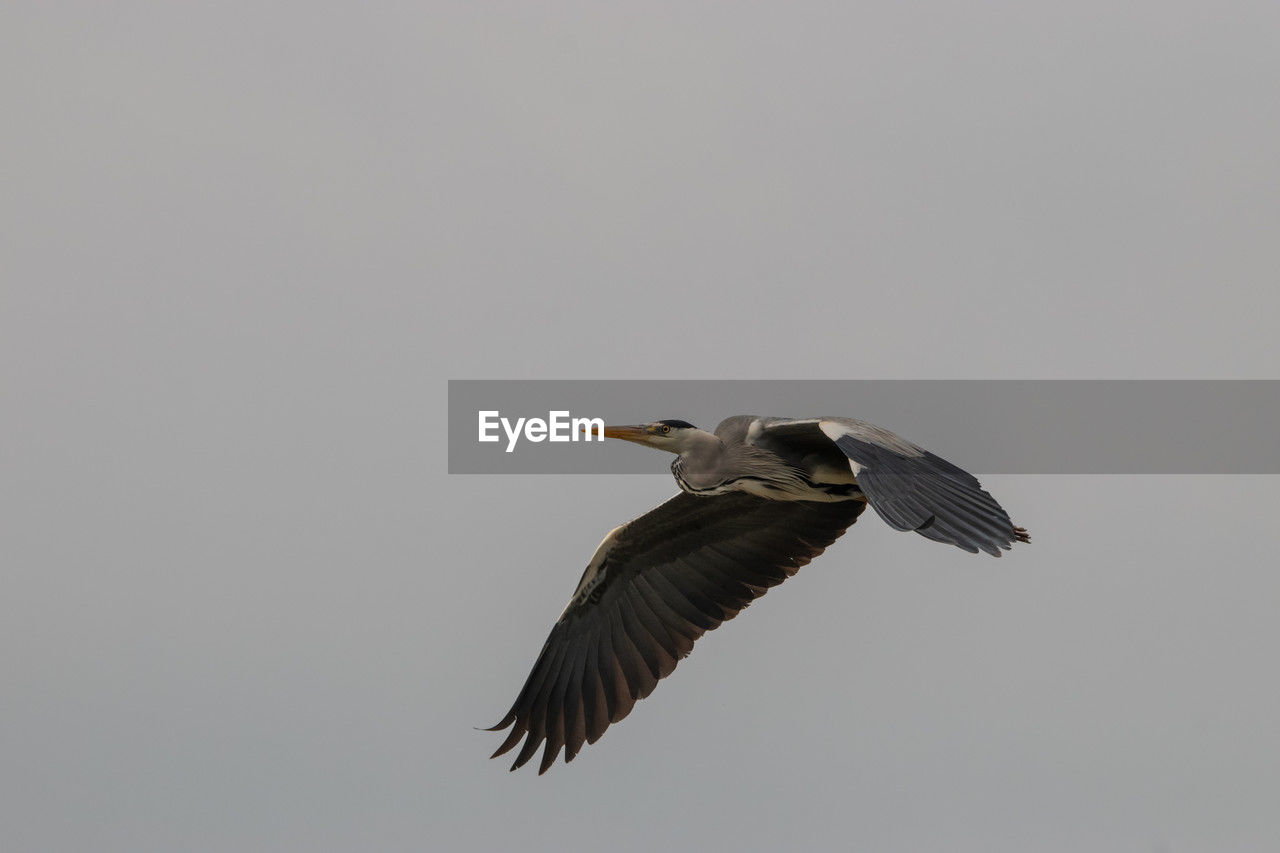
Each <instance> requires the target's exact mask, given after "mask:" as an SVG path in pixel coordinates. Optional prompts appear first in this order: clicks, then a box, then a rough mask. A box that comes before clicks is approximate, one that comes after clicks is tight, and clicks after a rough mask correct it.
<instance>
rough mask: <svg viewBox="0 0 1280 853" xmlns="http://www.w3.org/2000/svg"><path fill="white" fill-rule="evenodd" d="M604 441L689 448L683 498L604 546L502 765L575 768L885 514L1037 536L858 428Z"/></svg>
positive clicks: (732, 430) (671, 431) (903, 448)
mask: <svg viewBox="0 0 1280 853" xmlns="http://www.w3.org/2000/svg"><path fill="white" fill-rule="evenodd" d="M605 435H606V436H609V437H613V438H621V439H624V440H627V441H632V442H635V443H638V444H644V445H647V446H650V447H655V448H657V449H661V450H667V451H669V452H672V453H675V454H676V458H675V460H674V461H673V462H672V463H671V473H672V475H673V476H674V477H675V479H676V482H677V484H678V485H679V486H680V489H681V492H680V493H679V494H677V495H676V496H675V497H673V498H671V499H670V500H668V501H667V502H666V503H664V504H662V505H661V506H659V507H657V508H655V509H653V510H651V511H650V512H648V513H646V514H645V515H642V516H640V517H639V518H636V519H634V520H633V521H630V522H628V523H626V524H624V525H622V526H620V527H617V528H615V529H614V530H613V531H611V532H610V533H609V535H608V536H606V537H605V539H604V541H603V542H601V543H600V546H599V548H597V549H596V553H595V555H594V556H593V557H592V558H591V561H590V562H589V563H588V564H587V568H586V570H585V571H584V572H583V574H582V579H581V580H580V581H579V582H578V586H577V588H576V589H575V590H574V593H573V595H572V596H571V597H570V600H569V603H568V605H567V606H566V607H565V609H564V612H563V613H562V614H561V615H560V618H559V620H558V621H557V622H556V625H555V627H554V628H553V629H552V631H551V635H550V636H549V637H548V638H547V641H546V643H545V644H544V646H543V648H542V652H541V654H540V655H539V657H538V660H537V662H536V663H535V664H534V668H533V671H532V672H531V673H530V674H529V678H528V679H527V681H526V682H525V686H524V688H523V689H522V690H521V692H520V694H519V696H518V697H517V698H516V701H515V704H514V705H513V706H512V708H511V710H510V711H509V712H508V713H507V715H506V717H504V718H503V720H502V721H501V722H500V723H499V724H498V725H497V726H494V727H493V729H492V730H494V731H496V730H500V729H504V728H506V727H507V726H513V728H512V731H511V732H510V734H509V735H508V737H507V739H506V741H505V742H504V743H503V744H502V746H500V747H499V748H498V750H497V752H495V753H494V757H497V756H498V755H501V754H503V753H505V752H507V751H508V750H510V749H513V748H514V747H515V745H516V744H517V743H519V742H520V740H521V739H522V738H523V739H524V741H525V742H524V745H523V747H522V748H521V750H520V752H519V754H518V755H517V756H516V760H515V763H514V764H513V766H512V768H511V769H512V770H514V769H516V768H517V767H520V766H522V765H524V764H525V763H526V762H527V761H528V760H529V759H530V758H531V757H532V756H533V754H534V753H535V752H536V751H537V749H538V747H539V746H540V745H542V743H543V742H544V741H545V743H546V746H545V748H544V750H543V757H542V763H541V766H540V769H539V772H540V773H541V772H545V771H546V770H547V768H549V767H550V766H551V764H552V763H554V761H555V758H556V756H557V755H558V754H559V752H560V750H561V748H564V750H565V760H566V761H571V760H573V757H574V756H575V755H576V754H577V752H578V750H579V749H580V748H581V747H582V744H583V743H584V742H588V743H594V742H595V740H596V739H597V738H599V737H600V735H601V734H603V732H604V730H605V729H606V728H607V727H608V726H609V724H610V723H616V722H618V721H619V720H621V719H622V718H623V717H625V716H626V715H627V714H628V713H630V711H631V708H632V707H633V706H634V704H635V702H636V700H638V699H642V698H644V697H645V696H647V695H648V694H649V693H650V692H651V691H652V690H653V688H654V687H655V686H656V685H657V682H658V680H659V679H661V678H664V677H666V676H667V675H669V674H670V673H671V671H672V670H674V669H675V666H676V663H677V662H678V661H679V660H680V659H681V658H683V657H684V656H686V655H687V654H689V652H690V651H691V650H692V648H693V643H694V641H695V640H696V639H697V638H698V637H700V636H702V634H703V633H705V632H706V631H709V630H711V629H713V628H715V627H717V626H718V625H719V624H720V623H721V622H723V621H726V620H728V619H732V618H733V617H734V616H735V615H737V613H738V612H739V611H740V610H742V608H744V607H746V606H747V605H748V604H750V602H751V601H752V600H754V599H755V598H758V597H759V596H761V595H763V594H764V593H765V592H766V591H767V590H768V589H769V588H770V587H772V586H775V585H777V584H779V583H781V582H782V581H783V580H785V579H786V578H788V577H790V576H791V575H793V574H795V573H796V571H798V570H799V568H800V567H801V566H803V565H805V564H806V563H808V562H809V561H810V560H812V559H813V558H814V557H816V556H818V555H819V554H821V553H822V551H823V550H824V549H825V548H826V547H827V546H828V545H830V544H831V543H832V542H834V541H835V540H836V539H837V538H839V537H840V535H842V534H843V533H844V531H845V530H846V529H847V528H848V527H849V526H850V525H852V524H853V523H854V521H856V520H857V518H858V515H859V514H861V512H862V510H863V509H864V508H865V507H866V506H867V504H870V505H871V507H872V508H873V509H874V510H875V511H876V512H877V513H878V514H879V515H880V517H881V518H883V519H884V520H885V521H886V522H887V523H888V524H889V525H890V526H892V527H894V528H896V529H898V530H913V531H915V532H917V533H919V534H920V535H922V536H925V537H927V538H929V539H932V540H934V541H937V542H944V543H949V544H952V545H956V546H957V547H960V548H962V549H964V550H966V551H970V552H972V553H977V552H978V551H980V550H981V551H985V552H987V553H989V554H992V555H994V556H997V557H998V556H1000V552H1001V549H1006V550H1007V549H1008V548H1010V547H1011V546H1012V544H1013V543H1014V542H1015V541H1021V542H1027V541H1030V540H1029V539H1028V537H1027V534H1026V531H1025V530H1023V529H1022V528H1020V527H1015V526H1014V525H1013V524H1012V522H1010V520H1009V516H1008V514H1007V513H1006V512H1005V511H1004V509H1002V508H1001V507H1000V505H999V504H998V503H996V501H995V499H994V498H992V497H991V495H990V494H988V493H987V492H986V491H984V490H983V489H982V487H981V486H980V485H979V483H978V481H977V479H976V478H974V477H973V476H972V475H971V474H969V473H967V472H965V471H964V470H962V469H960V468H957V467H956V466H954V465H952V464H951V463H949V462H947V461H946V460H944V459H941V458H939V457H937V456H934V455H933V454H932V453H929V452H928V451H925V450H923V449H922V448H920V447H917V446H916V445H914V444H912V443H911V442H909V441H906V440H905V439H903V438H901V437H899V436H897V435H895V434H894V433H891V432H889V431H888V430H885V429H882V428H880V427H876V426H873V425H871V424H868V423H866V422H864V421H858V420H854V419H852V418H807V419H800V420H795V419H787V418H762V417H756V416H752V415H738V416H735V417H731V418H728V419H726V420H724V421H722V422H721V423H720V425H719V426H718V427H717V428H716V431H715V433H714V434H712V433H708V432H705V431H703V430H700V429H698V428H696V427H694V426H693V425H692V424H689V423H686V422H684V421H675V420H671V421H657V422H655V423H652V424H645V425H643V426H634V427H610V428H608V429H606V430H605Z"/></svg>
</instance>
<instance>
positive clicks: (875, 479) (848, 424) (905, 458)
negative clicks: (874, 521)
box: [762, 418, 1030, 557]
mask: <svg viewBox="0 0 1280 853" xmlns="http://www.w3.org/2000/svg"><path fill="white" fill-rule="evenodd" d="M762 431H763V434H764V440H766V441H768V440H773V441H776V442H787V441H799V442H809V443H812V442H816V441H819V440H820V438H819V437H820V436H821V437H824V438H825V439H826V440H827V441H829V442H831V443H832V444H834V445H835V446H836V448H838V449H839V450H840V451H841V452H842V453H843V454H844V455H845V456H846V457H848V459H849V460H850V462H851V464H850V467H851V468H852V469H853V473H854V476H855V477H856V479H857V481H858V487H859V488H860V489H861V490H862V493H863V494H864V495H866V497H867V502H868V503H870V504H871V507H872V509H874V510H875V511H876V513H877V514H878V515H879V516H880V517H881V518H883V519H884V520H885V521H886V522H887V523H888V524H889V525H890V526H891V527H893V528H895V529H897V530H914V531H915V532H916V533H919V534H920V535H921V536H924V537H926V538H928V539H932V540H934V541H935V542H945V543H948V544H951V545H955V546H957V547H959V548H963V549H964V550H966V551H969V552H970V553H974V554H976V553H977V552H978V551H980V550H981V551H985V552H987V553H988V554H993V555H995V556H997V557H998V556H1000V551H1001V549H1005V550H1008V549H1009V548H1010V547H1012V545H1013V543H1014V542H1028V541H1030V539H1029V538H1028V537H1027V532H1026V531H1025V530H1023V529H1022V528H1021V527H1015V526H1014V524H1013V522H1012V521H1010V520H1009V514H1008V513H1007V512H1005V510H1004V508H1003V507H1001V506H1000V504H999V503H997V502H996V500H995V498H993V497H991V494H990V493H989V492H987V491H986V490H985V489H983V488H982V485H981V484H980V483H979V482H978V480H977V478H976V477H974V476H973V475H972V474H970V473H969V472H967V471H965V470H963V469H961V468H958V467H956V466H955V465H952V464H951V463H950V462H948V461H947V460H945V459H943V458H941V457H940V456H935V455H934V454H932V453H930V452H928V451H927V450H924V449H923V448H920V447H918V446H916V445H914V444H912V443H911V442H909V441H907V440H906V439H904V438H901V437H900V436H897V435H895V434H894V433H892V432H889V431H888V430H886V429H882V428H881V427H877V426H874V425H872V424H869V423H866V422H865V421H859V420H855V419H853V418H812V419H808V420H794V421H788V420H782V419H769V420H766V421H765V422H764V423H763V430H762Z"/></svg>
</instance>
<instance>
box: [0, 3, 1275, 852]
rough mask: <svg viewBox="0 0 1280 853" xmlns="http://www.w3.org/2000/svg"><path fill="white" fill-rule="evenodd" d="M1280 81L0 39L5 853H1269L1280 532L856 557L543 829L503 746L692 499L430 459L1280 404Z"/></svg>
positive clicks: (398, 13)
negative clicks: (525, 709) (614, 420)
mask: <svg viewBox="0 0 1280 853" xmlns="http://www.w3.org/2000/svg"><path fill="white" fill-rule="evenodd" d="M1278 28H1280V10H1278V9H1277V7H1276V6H1275V5H1274V4H1266V3H1243V2H1227V3H1215V4H1209V3H1198V4H1189V3H1140V4H1125V5H1123V6H1119V7H1117V5H1116V4H1113V3H1105V4H1104V3H1074V4H1032V5H1028V4H1026V3H979V4H963V5H957V4H944V3H926V4H916V5H904V4H889V5H886V4H879V5H869V4H830V5H813V4H809V5H806V4H770V5H768V6H764V5H755V6H743V5H742V4H718V5H711V4H646V5H645V6H644V7H643V8H641V7H639V6H636V7H622V6H620V5H618V4H609V5H607V6H606V5H603V4H586V3H583V4H537V5H536V7H533V6H498V5H484V4H475V3H465V4H464V3H459V4H442V3H426V4H422V3H418V4H387V5H379V6H373V7H371V6H369V5H368V4H361V5H356V4H351V5H346V6H343V5H334V4H323V3H322V4H305V5H303V4H297V5H293V6H284V5H280V6H276V7H271V8H264V7H263V6H262V4H246V3H235V2H232V3H218V4H200V5H195V4H161V3H115V4H109V5H102V4H77V3H59V4H49V3H22V2H11V3H7V4H5V8H4V10H3V11H2V12H0V105H3V114H4V116H5V132H4V134H3V143H2V145H3V149H2V150H3V152H4V157H3V159H2V160H0V170H2V171H0V188H2V191H0V270H2V273H0V383H2V384H0V394H2V395H3V398H2V399H0V405H2V406H3V412H4V423H5V428H4V430H3V438H2V439H0V452H2V454H3V455H2V457H0V461H2V464H3V471H2V472H0V484H2V485H0V516H2V517H3V518H5V519H6V521H5V523H4V524H3V525H2V526H0V558H2V566H0V578H2V579H3V584H4V594H3V595H2V596H0V676H2V677H3V681H4V684H5V690H4V694H3V697H4V698H3V699H0V768H3V769H0V786H2V787H0V827H3V829H2V830H0V833H2V834H3V836H4V838H5V840H6V844H5V846H6V848H12V849H21V850H52V849H57V850H68V849H86V850H87V849H93V850H120V851H125V850H128V851H138V850H174V849H182V850H236V851H244V850H299V851H301V850H308V851H311V850H355V849H382V850H422V849H459V850H466V849H472V850H486V849H495V848H499V847H506V848H517V847H518V848H519V849H526V850H540V849H551V848H555V849H564V847H565V846H566V845H568V846H574V845H575V844H576V843H577V841H578V840H580V839H582V838H596V839H602V840H604V841H607V842H608V843H609V844H610V845H611V846H612V847H614V848H615V849H621V850H649V849H654V848H656V847H669V848H676V849H679V848H691V847H694V846H697V847H700V848H702V849H727V848H733V849H739V850H768V849H777V848H779V847H780V846H782V845H784V844H786V845H789V846H794V847H800V848H809V849H832V848H838V847H845V846H848V847H853V848H856V849H860V850H873V851H894V850H902V851H914V850H927V849H941V848H945V849H949V850H974V851H979V850H981V851H991V850H1009V851H1014V850H1018V851H1021V850H1027V849H1035V850H1047V851H1056V850H1061V851H1074V850H1086V849H1087V850H1091V851H1108V850H1169V851H1178V850H1205V849H1214V850H1262V849H1267V848H1269V847H1270V845H1272V844H1273V843H1274V839H1275V837H1276V835H1277V832H1278V831H1280V818H1277V816H1276V813H1275V803H1276V802H1277V801H1278V799H1280V770H1278V769H1277V768H1280V734H1277V728H1276V727H1275V725H1274V720H1275V719H1277V718H1280V686H1278V685H1277V682H1276V679H1275V678H1274V676H1273V674H1272V671H1273V670H1274V658H1275V650H1276V649H1277V647H1278V646H1280V628H1278V627H1277V620H1276V619H1275V611H1276V602H1277V601H1280V579H1278V578H1277V575H1276V572H1275V569H1274V566H1275V565H1276V564H1277V563H1278V562H1280V560H1277V557H1278V556H1280V554H1278V553H1277V546H1276V544H1275V537H1274V536H1273V535H1272V530H1273V528H1274V514H1275V507H1276V506H1277V503H1278V501H1280V478H1275V477H1213V476H1201V477H1177V476H1165V477H1144V478H1139V477H1082V476H1053V477H1030V476H1002V477H984V483H985V484H986V485H987V486H988V487H989V488H990V489H991V491H992V492H993V493H994V494H995V495H996V496H997V497H998V498H999V499H1000V500H1001V501H1002V503H1004V504H1005V505H1006V506H1007V507H1009V509H1010V510H1011V512H1012V514H1013V516H1014V518H1015V519H1017V520H1018V521H1019V523H1022V524H1025V525H1026V526H1027V527H1029V528H1030V529H1031V531H1032V533H1033V535H1034V537H1035V543H1034V545H1032V546H1030V547H1028V548H1020V549H1018V550H1016V551H1015V552H1013V553H1012V554H1010V555H1008V556H1007V557H1006V558H1004V559H1002V560H998V561H997V560H991V559H982V558H977V557H970V556H969V555H966V554H964V553H962V552H959V551H957V550H955V549H945V548H942V547H939V546H936V545H934V544H932V543H929V542H926V541H924V540H923V539H921V538H920V537H912V536H904V535H900V534H895V533H893V532H892V531H890V530H889V529H888V528H886V527H885V526H884V525H883V524H881V523H880V522H879V521H878V520H877V519H875V518H874V517H871V516H867V517H865V518H864V519H862V520H861V521H860V522H859V523H858V524H857V525H856V526H855V527H854V528H853V529H852V530H851V531H850V533H849V535H847V536H846V537H845V538H844V539H842V540H841V541H839V542H838V543H837V544H836V545H835V546H834V547H833V548H831V549H830V550H829V551H828V553H827V554H826V555H825V556H823V557H822V558H821V559H819V560H817V561H815V562H814V563H813V565H812V566H810V567H808V568H806V569H805V570H804V571H802V572H801V574H800V576H799V577H797V578H796V579H795V580H793V581H790V582H788V583H787V584H785V585H784V586H783V587H781V588H780V589H778V590H776V591H774V592H772V593H770V594H769V595H768V596H767V597H766V598H765V599H763V600H762V601H760V602H759V603H757V604H756V605H754V606H753V607H752V608H751V609H750V610H749V611H748V612H747V613H745V614H744V615H743V616H742V617H740V618H739V619H738V620H735V621H734V622H733V623H731V624H730V625H727V626H725V627H724V628H722V629H721V630H718V631H716V632H714V633H713V634H712V635H709V636H708V637H707V638H706V639H705V640H704V641H702V642H701V643H700V644H699V647H698V649H697V651H696V652H695V653H694V654H693V656H692V657H691V658H690V659H689V660H687V661H685V662H684V663H683V664H682V665H681V668H680V670H679V671H677V672H676V673H675V675H673V676H672V677H671V678H670V679H668V680H667V681H665V682H663V684H662V685H661V686H660V687H659V688H658V690H657V692H656V693H655V695H654V696H653V697H651V698H650V699H648V700H646V701H644V702H643V703H641V704H640V705H639V706H638V707H637V709H636V711H635V713H633V714H632V716H631V717H630V718H628V719H627V720H626V721H625V722H624V723H623V724H621V725H619V726H617V727H614V728H611V729H610V731H609V732H608V734H607V735H606V736H605V738H604V739H603V740H602V741H601V742H600V743H598V744H596V745H594V746H592V747H588V748H587V749H585V750H584V751H583V753H582V754H581V755H580V756H579V757H578V759H577V760H575V762H574V763H573V764H572V765H570V766H568V767H563V766H558V767H557V768H556V769H555V770H554V771H552V772H551V773H549V774H548V775H547V776H545V777H543V778H540V779H539V778H535V776H534V775H533V774H532V773H527V772H526V773H519V774H507V773H506V772H505V765H499V764H498V762H488V761H486V760H485V759H486V756H487V755H488V753H489V752H490V751H492V749H493V748H494V747H495V746H496V743H497V741H496V740H495V738H494V736H491V735H487V734H481V733H477V732H474V731H472V730H471V726H475V725H483V724H488V723H491V722H493V721H495V720H496V719H497V718H498V717H499V716H500V715H501V714H502V712H503V711H504V710H505V709H506V707H507V705H508V704H509V702H510V700H511V699H512V698H513V696H514V693H515V691H516V690H517V689H518V688H519V686H520V683H521V679H523V677H524V675H525V674H526V672H527V670H528V667H529V666H530V665H531V664H532V662H533V657H534V655H535V654H536V652H537V650H538V647H539V645H540V644H541V642H542V640H543V638H544V637H545V634H546V631H547V630H548V629H549V627H550V625H551V622H552V620H553V619H554V618H555V615H556V614H557V613H558V612H559V611H560V608H561V607H562V606H563V604H564V602H565V600H566V598H567V596H568V595H569V593H570V592H571V590H572V588H573V585H574V583H575V581H576V580H577V577H578V575H579V573H580V572H581V569H582V566H583V565H584V563H585V561H586V559H587V558H588V557H589V556H590V552H591V550H592V548H594V546H595V545H596V543H597V542H598V541H599V539H600V537H601V536H602V535H603V534H604V533H605V532H606V531H607V530H608V529H610V528H611V527H613V526H614V525H616V524H618V523H619V522H621V521H623V520H625V519H626V518H628V517H631V516H633V515H635V514H638V513H640V512H642V511H644V510H646V509H648V508H649V507H651V506H652V505H654V504H656V503H657V502H658V501H660V500H661V499H663V498H665V497H666V496H668V495H669V494H670V493H671V492H672V490H673V489H674V484H673V483H672V482H671V480H670V477H669V476H668V475H667V474H666V473H665V462H666V460H664V459H662V458H661V457H660V456H658V455H657V454H655V458H654V470H655V472H656V475H655V476H654V477H590V478H583V477H506V478H500V477H449V476H448V475H447V474H446V473H445V467H446V460H445V454H444V434H443V425H444V422H445V403H446V386H445V380H446V379H448V378H488V377H492V378H578V377H581V378H686V377H700V378H930V379H936V378H1063V377H1069V378H1276V364H1277V351H1276V344H1275V340H1276V334H1277V328H1276V327H1277V321H1276V318H1277V316H1280V310H1278V309H1280V304H1278V301H1280V297H1277V294H1276V289H1275V286H1274V285H1275V281H1276V272H1277V269H1278V268H1280V263H1278V261H1280V243H1278V242H1277V240H1276V234H1277V233H1278V229H1280V195H1278V193H1280V160H1277V158H1276V156H1275V152H1276V151H1280V102H1278V101H1277V99H1276V97H1275V92H1276V83H1277V80H1280V55H1278V54H1277V52H1276V50H1275V45H1274V40H1275V33H1276V32H1277V31H1278ZM793 336H797V337H798V338H799V341H798V343H797V344H796V345H794V346H790V345H784V341H786V340H787V339H789V338H792V337H793ZM823 409H824V410H825V411H826V412H829V413H841V414H849V415H852V416H857V417H862V418H866V419H868V420H872V421H875V420H876V419H877V414H876V412H874V411H863V410H861V409H860V408H859V407H858V406H857V402H856V401H847V402H846V401H831V403H830V404H828V405H826V406H824V407H823ZM721 414H722V415H729V414H734V412H729V411H726V412H723V413H721ZM765 414H771V413H765ZM777 414H792V413H785V412H779V413H777ZM799 414H806V413H799ZM653 416H654V417H680V416H681V413H679V412H655V413H653ZM952 455H953V457H954V460H953V461H956V462H958V463H960V464H964V461H965V460H964V458H963V453H962V452H957V453H953V454H952ZM495 523H500V524H502V525H505V530H502V531H501V532H498V533H495V531H494V529H493V526H494V525H495Z"/></svg>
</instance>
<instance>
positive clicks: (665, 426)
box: [662, 424, 671, 435]
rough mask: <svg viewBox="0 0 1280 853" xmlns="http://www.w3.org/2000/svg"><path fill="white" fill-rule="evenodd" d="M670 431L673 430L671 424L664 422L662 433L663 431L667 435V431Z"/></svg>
mask: <svg viewBox="0 0 1280 853" xmlns="http://www.w3.org/2000/svg"><path fill="white" fill-rule="evenodd" d="M669 432H671V427H670V425H668V424H663V425H662V433H663V435H666V434H667V433H669Z"/></svg>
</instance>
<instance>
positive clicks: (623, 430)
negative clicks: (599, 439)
mask: <svg viewBox="0 0 1280 853" xmlns="http://www.w3.org/2000/svg"><path fill="white" fill-rule="evenodd" d="M604 437H605V438H620V439H622V440H623V441H634V442H635V443H636V444H648V443H649V430H647V429H645V428H644V427H642V426H607V427H605V428H604Z"/></svg>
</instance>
